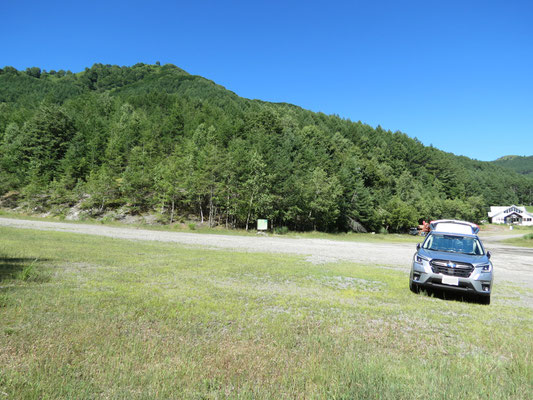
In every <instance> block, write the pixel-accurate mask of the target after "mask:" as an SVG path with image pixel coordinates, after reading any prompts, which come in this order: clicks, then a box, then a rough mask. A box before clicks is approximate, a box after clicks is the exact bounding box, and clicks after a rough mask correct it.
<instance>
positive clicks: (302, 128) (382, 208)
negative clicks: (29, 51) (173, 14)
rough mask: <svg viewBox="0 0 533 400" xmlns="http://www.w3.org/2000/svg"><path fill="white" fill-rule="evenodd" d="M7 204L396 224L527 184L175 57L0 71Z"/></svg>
mask: <svg viewBox="0 0 533 400" xmlns="http://www.w3.org/2000/svg"><path fill="white" fill-rule="evenodd" d="M9 191H16V192H17V193H18V194H13V193H11V194H10V196H9V202H8V201H7V200H5V201H4V205H6V204H8V203H9V204H10V205H17V204H18V205H23V206H26V207H31V208H32V209H43V210H50V211H52V212H53V213H58V214H61V213H65V212H66V209H67V208H68V207H70V206H72V205H74V204H76V203H79V202H80V201H81V204H80V206H81V207H82V208H83V209H84V210H85V211H84V212H85V213H86V214H88V215H92V216H98V215H100V216H103V215H108V216H110V217H113V216H123V215H124V214H128V213H130V214H135V213H146V212H151V213H157V214H158V215H159V216H160V219H161V220H166V221H170V222H172V221H175V220H177V219H178V220H182V219H197V220H199V221H201V222H205V223H208V224H210V225H216V224H223V225H226V226H233V227H247V226H250V224H253V223H254V221H255V220H256V219H257V218H267V219H269V220H270V221H271V223H272V224H273V226H274V227H280V226H287V227H289V228H291V229H299V230H308V229H317V230H329V231H335V230H347V229H356V230H362V229H367V230H379V229H382V228H386V229H388V230H391V231H400V230H404V229H406V228H407V227H409V226H411V225H416V224H418V222H419V220H421V219H435V218H441V217H449V218H464V219H468V220H472V221H477V220H480V219H483V218H484V217H485V216H486V214H485V211H486V207H487V206H488V205H490V204H511V203H514V204H531V203H532V198H531V197H532V194H531V193H532V192H533V179H531V178H530V177H526V176H523V175H520V174H518V173H515V172H512V171H509V170H508V169H505V168H502V167H500V166H497V165H493V164H491V163H487V162H480V161H475V160H471V159H469V158H466V157H458V156H455V155H453V154H449V153H445V152H442V151H440V150H438V149H435V148H433V147H426V146H424V145H422V144H421V143H420V142H419V141H417V140H416V139H412V138H409V137H408V136H407V135H405V134H404V133H401V132H394V133H393V132H390V131H385V130H383V129H381V127H379V126H378V127H377V128H375V129H374V128H372V127H371V126H369V125H366V124H364V123H361V122H352V121H349V120H344V119H341V118H339V117H337V116H328V115H325V114H321V113H313V112H310V111H307V110H304V109H302V108H300V107H297V106H294V105H290V104H274V103H267V102H263V101H259V100H248V99H244V98H241V97H239V96H237V95H236V94H235V93H233V92H230V91H228V90H226V89H224V88H223V87H222V86H219V85H217V84H215V83H214V82H212V81H209V80H207V79H205V78H203V77H199V76H194V75H190V74H188V73H187V72H185V71H183V70H181V69H179V68H178V67H176V66H173V65H164V66H159V65H145V64H137V65H135V66H133V67H118V66H111V65H102V64H95V65H94V66H93V67H91V68H87V69H86V70H85V71H83V72H81V73H77V74H72V73H68V72H64V71H58V72H56V71H50V72H43V71H41V70H39V69H38V68H31V69H28V70H26V71H17V70H15V69H14V68H12V67H4V68H2V69H0V195H2V194H5V193H7V192H9Z"/></svg>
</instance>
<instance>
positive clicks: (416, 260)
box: [415, 254, 428, 264]
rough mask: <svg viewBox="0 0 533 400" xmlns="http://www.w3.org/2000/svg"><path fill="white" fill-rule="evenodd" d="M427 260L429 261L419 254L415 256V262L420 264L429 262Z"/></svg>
mask: <svg viewBox="0 0 533 400" xmlns="http://www.w3.org/2000/svg"><path fill="white" fill-rule="evenodd" d="M427 260H428V259H427V258H424V257H422V256H419V255H418V254H417V255H416V256H415V262H417V263H418V264H423V263H424V261H427Z"/></svg>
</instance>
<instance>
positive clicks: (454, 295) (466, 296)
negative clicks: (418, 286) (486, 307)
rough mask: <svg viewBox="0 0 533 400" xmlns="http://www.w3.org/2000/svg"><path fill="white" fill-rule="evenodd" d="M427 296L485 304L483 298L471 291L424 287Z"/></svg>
mask: <svg viewBox="0 0 533 400" xmlns="http://www.w3.org/2000/svg"><path fill="white" fill-rule="evenodd" d="M425 292H426V293H427V295H428V296H431V297H435V298H437V299H441V300H447V301H459V302H463V303H475V304H487V303H486V302H485V300H484V299H485V298H482V297H479V296H476V295H475V294H472V293H463V292H453V291H446V290H441V289H426V290H425Z"/></svg>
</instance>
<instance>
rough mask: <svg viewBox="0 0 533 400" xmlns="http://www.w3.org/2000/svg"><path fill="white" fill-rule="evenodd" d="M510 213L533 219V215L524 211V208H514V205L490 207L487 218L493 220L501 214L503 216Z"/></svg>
mask: <svg viewBox="0 0 533 400" xmlns="http://www.w3.org/2000/svg"><path fill="white" fill-rule="evenodd" d="M512 213H516V214H519V215H521V216H525V215H527V216H529V217H533V214H531V213H529V212H527V211H526V208H525V207H520V206H515V205H514V204H513V205H512V206H503V207H502V206H491V207H490V211H489V218H494V217H496V216H497V215H500V214H503V215H509V214H512Z"/></svg>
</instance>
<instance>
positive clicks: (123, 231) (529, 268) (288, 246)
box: [0, 218, 533, 289]
mask: <svg viewBox="0 0 533 400" xmlns="http://www.w3.org/2000/svg"><path fill="white" fill-rule="evenodd" d="M0 226H7V227H13V228H21V229H37V230H51V231H60V232H71V233H80V234H87V235H99V236H106V237H112V238H117V239H128V240H154V241H162V242H175V243H180V244H183V245H186V246H202V247H205V248H209V249H227V250H235V251H246V252H271V253H285V254H298V255H303V256H305V257H306V259H307V260H308V261H309V262H312V263H315V264H317V263H325V262H334V261H341V260H345V261H351V262H356V263H363V264H373V265H379V266H388V267H393V268H398V269H401V270H405V271H408V270H409V268H410V263H411V258H412V256H413V254H414V252H415V246H414V244H412V243H372V242H350V241H335V240H326V239H293V238H284V237H271V236H257V237H249V236H233V235H231V236H230V235H211V234H198V233H183V232H162V231H152V230H147V229H136V228H127V227H125V228H118V227H109V226H103V225H88V224H73V223H60V222H48V221H29V220H19V219H11V218H0ZM518 236H520V235H518ZM509 237H511V236H503V237H499V236H486V237H483V236H482V239H483V240H484V243H485V246H486V248H487V249H488V250H490V251H491V252H492V255H493V257H492V261H493V263H494V266H495V281H496V282H498V281H510V282H512V283H514V284H520V285H523V286H525V287H527V288H530V289H531V288H533V249H529V248H522V247H515V246H508V245H503V244H501V243H499V242H498V240H501V239H502V238H509Z"/></svg>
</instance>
